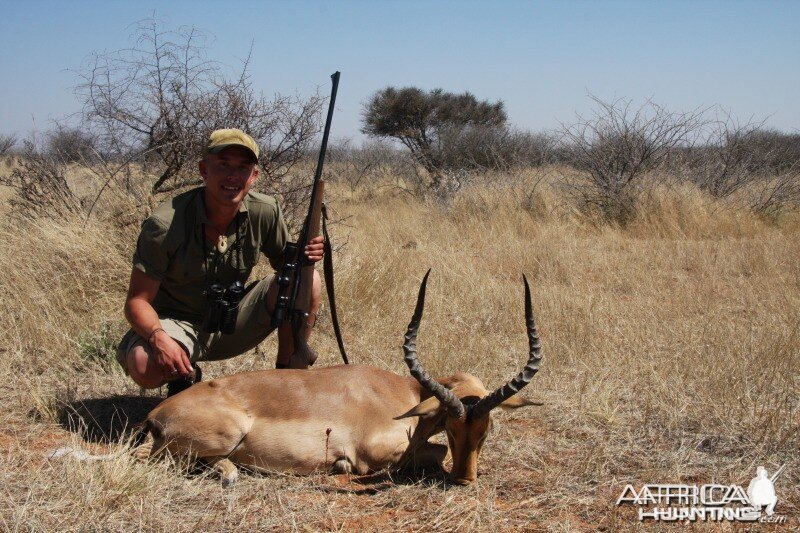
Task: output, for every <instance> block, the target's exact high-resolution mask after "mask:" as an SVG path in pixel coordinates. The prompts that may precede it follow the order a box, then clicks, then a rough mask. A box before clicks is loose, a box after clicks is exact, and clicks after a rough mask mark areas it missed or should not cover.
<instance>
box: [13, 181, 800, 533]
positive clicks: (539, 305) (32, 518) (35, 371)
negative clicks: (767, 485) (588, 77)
mask: <svg viewBox="0 0 800 533" xmlns="http://www.w3.org/2000/svg"><path fill="white" fill-rule="evenodd" d="M511 178H514V179H517V178H518V179H519V183H524V182H525V180H526V179H533V180H535V178H536V177H535V176H527V177H526V176H521V177H519V176H517V177H511ZM509 181H511V179H510V180H509ZM331 189H332V193H334V195H335V197H336V201H335V203H334V205H333V206H332V207H334V208H335V210H336V213H335V214H336V215H337V216H339V217H349V218H347V219H346V223H345V224H340V225H339V226H338V227H336V228H335V230H336V235H335V236H334V239H335V240H338V241H339V242H341V241H343V240H347V245H346V246H345V247H344V248H343V249H342V250H341V251H340V253H339V254H338V255H337V256H336V258H335V261H336V267H337V269H338V270H337V284H338V286H337V290H338V298H339V305H340V308H341V312H342V323H343V327H344V335H345V339H346V342H347V344H348V348H349V351H350V352H351V357H352V358H353V359H354V360H355V361H356V362H359V363H366V364H372V365H376V366H379V367H382V368H388V369H391V370H393V371H395V372H404V371H405V368H404V365H403V363H402V358H401V351H400V348H399V346H400V344H401V339H402V334H403V332H404V329H405V324H406V323H407V321H408V319H409V317H410V314H411V311H412V308H413V299H414V297H415V293H416V288H417V286H418V283H419V281H420V279H421V277H422V275H423V274H424V272H425V270H426V269H427V268H428V267H432V268H433V274H432V277H431V281H430V283H429V290H428V294H429V297H428V305H427V307H426V315H425V319H424V321H423V324H422V328H421V331H420V339H419V348H420V358H421V359H422V361H423V362H424V364H425V365H426V367H428V368H429V370H431V371H432V372H434V373H436V374H447V373H451V372H455V371H466V372H470V373H473V374H474V375H476V376H478V377H480V378H481V379H483V380H484V382H485V383H486V384H487V386H489V387H494V386H497V385H500V384H501V383H502V382H503V381H504V380H506V379H508V378H510V377H511V376H512V375H513V374H514V373H516V372H517V371H518V370H519V368H520V367H521V365H522V363H523V362H524V359H525V357H526V344H525V337H524V324H523V318H522V316H523V311H522V283H521V273H522V272H525V273H527V274H528V275H529V277H530V279H531V281H532V286H533V290H534V307H535V310H536V312H537V317H538V322H539V324H540V330H541V335H542V341H543V344H544V349H545V360H544V363H543V370H542V372H540V374H539V375H538V376H537V377H536V378H535V380H534V382H533V383H532V384H531V386H529V388H528V389H527V390H526V392H525V394H527V395H529V396H531V397H534V398H536V399H540V400H543V401H544V402H545V406H544V407H539V408H531V409H529V410H526V411H519V412H516V413H514V414H504V413H497V414H496V415H495V421H496V426H495V430H494V432H493V434H492V435H491V436H490V438H489V440H488V442H487V446H486V447H485V449H484V454H483V456H482V458H481V463H480V474H481V475H480V477H479V479H478V482H477V483H476V484H475V485H474V486H471V487H467V488H454V487H450V486H448V485H446V484H445V483H443V482H442V481H441V480H438V479H428V480H409V479H405V478H398V479H390V478H388V477H386V476H377V477H374V478H370V479H366V480H364V479H362V480H350V479H347V478H346V477H342V476H339V477H331V476H323V475H318V476H310V477H294V476H285V475H279V474H276V475H272V476H256V475H244V476H242V477H240V481H239V483H238V485H237V486H236V487H235V488H234V489H232V490H223V489H222V488H220V487H219V485H218V483H217V482H216V481H215V480H213V479H209V478H208V476H207V475H206V474H203V473H200V474H197V473H192V472H188V471H187V470H186V469H182V468H180V467H179V466H177V465H172V464H169V463H166V462H161V463H157V464H154V465H145V464H137V463H135V462H134V461H133V460H132V459H130V458H128V457H122V458H120V459H118V460H116V461H113V462H110V463H105V464H97V463H77V462H74V461H69V460H67V461H58V462H51V461H47V460H45V459H44V455H43V454H44V453H45V452H46V451H48V450H51V449H53V448H56V447H58V446H64V445H70V444H71V445H78V444H80V445H82V446H84V447H88V448H91V449H105V448H106V444H107V442H108V440H109V435H108V434H107V435H105V436H104V435H102V431H103V430H105V431H106V432H108V431H109V429H111V432H110V440H111V441H113V442H118V441H120V440H124V434H123V433H122V429H123V426H124V423H123V422H124V419H125V417H126V416H127V417H128V419H129V420H136V419H137V417H138V418H140V417H142V416H143V415H144V413H146V412H147V409H149V408H151V407H152V406H153V405H155V403H156V402H157V401H158V400H157V399H156V398H154V397H153V396H152V394H151V395H150V396H149V397H139V396H138V389H137V388H136V387H134V386H132V384H131V383H130V382H129V381H128V380H126V378H125V377H124V376H123V375H122V374H121V372H120V371H119V370H118V369H117V368H116V367H115V366H114V364H112V363H110V362H109V358H110V357H113V354H112V353H111V352H110V350H111V347H112V344H113V341H114V340H116V338H117V337H118V336H119V335H121V333H122V332H123V330H124V327H125V326H124V320H123V318H122V315H121V307H122V301H123V297H124V291H125V288H126V285H127V276H128V273H129V266H128V265H129V259H128V257H129V255H130V252H131V249H132V246H133V241H134V237H135V235H134V233H135V232H134V229H132V228H130V227H129V228H128V229H127V230H125V231H123V232H120V231H118V230H115V229H113V228H112V227H111V226H105V225H103V224H100V223H94V222H93V223H91V224H89V225H88V226H87V227H83V223H82V222H76V223H75V224H62V225H59V226H56V225H52V224H48V223H44V222H39V223H37V224H35V225H23V224H21V223H18V222H13V221H9V220H7V221H6V222H5V223H4V224H3V225H2V226H0V239H2V241H3V242H4V246H3V250H4V252H3V254H2V255H0V276H1V278H0V279H1V280H2V282H1V283H0V312H2V317H3V326H2V328H0V336H1V340H2V343H0V350H2V352H3V353H2V358H0V383H2V385H0V398H2V400H3V404H4V406H5V409H4V410H3V412H2V414H0V417H1V418H0V420H2V422H1V423H2V429H0V431H1V433H0V442H2V444H3V446H2V450H3V452H2V453H0V467H2V471H3V473H4V476H5V479H4V483H3V486H4V487H5V489H4V490H3V491H2V495H1V496H0V528H2V529H5V530H136V529H144V530H170V531H174V532H176V531H189V530H208V531H217V530H233V529H246V530H255V529H261V530H270V529H309V530H328V529H345V530H384V529H404V530H473V529H477V530H495V529H498V528H503V529H535V530H554V531H585V530H595V529H598V528H604V529H605V530H606V531H616V530H621V529H622V530H627V529H636V528H638V527H641V526H640V525H639V524H638V522H637V521H636V519H635V517H634V512H633V510H632V509H631V508H617V507H615V505H614V502H615V500H616V498H617V497H618V495H619V492H620V491H621V489H622V488H623V487H624V485H625V484H626V483H629V482H630V483H645V482H651V483H656V482H663V483H667V482H688V483H695V482H698V483H701V482H711V481H716V482H727V483H737V484H744V485H745V486H746V484H747V482H748V481H749V479H750V477H752V475H753V473H754V472H755V466H756V465H760V464H763V465H765V466H767V467H768V469H770V470H772V469H773V468H775V466H776V465H779V464H782V463H784V462H786V463H788V466H787V469H786V472H785V473H784V475H783V477H782V478H781V479H780V481H779V482H778V483H777V490H778V494H779V497H780V501H779V504H778V511H779V512H780V513H782V514H786V515H788V516H789V517H790V523H791V524H793V525H794V527H797V523H798V522H797V520H798V518H799V517H800V490H799V489H798V484H800V475H799V474H798V473H799V472H800V461H798V457H797V450H798V448H800V429H799V428H800V399H799V398H798V391H799V390H800V383H798V375H800V374H799V371H800V349H799V348H800V339H798V323H799V321H800V318H798V317H800V290H799V289H800V269H798V268H797V263H798V260H800V232H798V229H800V223H798V221H796V220H788V221H785V222H784V223H783V225H782V226H774V225H766V224H764V223H762V222H760V221H759V220H758V219H757V218H755V217H753V216H752V215H750V214H748V213H747V212H744V211H740V210H736V209H731V208H725V207H724V206H720V205H717V204H715V203H714V202H712V201H711V200H709V199H707V198H705V197H704V196H702V195H701V194H699V193H698V192H697V191H696V190H694V189H673V190H670V191H666V190H660V191H657V192H655V193H654V194H652V195H651V196H650V197H649V198H648V199H647V204H646V205H644V206H643V208H642V214H640V215H639V216H638V217H637V218H636V219H635V220H634V221H633V222H632V223H631V224H630V225H629V226H628V227H626V228H625V229H620V228H614V227H609V226H606V225H600V224H594V223H592V222H591V221H589V220H586V219H584V218H582V217H579V216H578V215H576V214H575V213H573V212H572V211H571V210H570V209H569V208H568V207H567V206H566V205H565V204H564V203H563V201H562V199H561V198H560V197H559V195H558V194H557V193H556V192H554V191H552V190H551V189H549V188H547V187H543V186H542V187H539V188H538V189H536V193H535V194H534V195H532V196H530V195H527V194H524V193H523V192H520V191H524V190H526V189H525V188H524V187H488V186H486V185H480V184H476V185H475V186H473V187H470V188H468V189H467V190H464V191H462V193H461V194H460V195H459V196H458V197H457V199H456V201H455V202H454V204H453V205H452V206H450V207H449V208H447V209H441V208H438V207H436V206H430V205H424V204H419V203H416V202H414V201H412V200H411V199H409V198H408V196H407V195H404V194H402V193H397V192H394V191H395V190H394V189H392V188H390V187H388V188H385V189H375V188H372V189H370V190H368V191H364V190H356V191H355V192H354V191H350V190H349V189H347V190H346V188H345V187H331ZM527 190H528V191H529V190H530V188H528V189H527ZM323 318H324V316H323ZM315 343H316V346H317V347H318V349H319V351H320V353H321V354H322V355H321V360H320V362H319V363H318V364H323V365H328V364H336V363H337V358H338V355H337V352H336V348H335V341H334V340H333V336H332V333H331V328H330V324H329V321H327V320H324V321H323V322H321V326H320V330H319V331H318V332H317V335H316V336H315ZM274 353H275V340H274V339H269V340H268V341H267V342H266V343H264V345H262V346H261V347H259V349H258V350H257V351H256V353H255V354H249V355H246V356H243V357H240V358H237V359H235V360H232V361H228V362H220V363H208V364H206V365H205V366H204V367H203V368H204V372H206V373H207V374H208V375H209V376H219V375H223V374H228V373H231V372H235V371H241V370H248V369H253V368H265V367H271V365H272V362H273V358H274ZM115 409H116V411H115ZM70 415H71V419H72V420H73V421H79V422H81V423H82V428H81V429H78V430H74V429H70V427H69V424H67V423H66V420H67V419H68V418H70ZM706 527H708V528H709V529H715V528H717V527H719V526H714V525H708V526H706ZM778 527H781V526H778ZM784 527H787V528H788V529H787V531H788V530H789V529H791V527H792V526H791V525H790V526H784ZM700 528H701V529H703V526H700ZM720 529H722V528H720Z"/></svg>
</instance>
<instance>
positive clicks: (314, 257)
mask: <svg viewBox="0 0 800 533" xmlns="http://www.w3.org/2000/svg"><path fill="white" fill-rule="evenodd" d="M323 242H324V241H323V240H322V235H320V236H318V237H314V238H313V239H311V240H310V241H308V244H307V245H306V249H305V252H306V258H307V259H308V260H309V261H311V262H312V263H316V262H317V261H319V260H320V259H322V250H323V246H324V245H323V244H322V243H323Z"/></svg>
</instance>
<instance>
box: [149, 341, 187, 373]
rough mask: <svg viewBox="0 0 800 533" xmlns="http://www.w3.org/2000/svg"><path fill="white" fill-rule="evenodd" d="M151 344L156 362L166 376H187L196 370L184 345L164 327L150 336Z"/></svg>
mask: <svg viewBox="0 0 800 533" xmlns="http://www.w3.org/2000/svg"><path fill="white" fill-rule="evenodd" d="M150 346H151V347H152V348H153V355H155V359H156V363H158V366H159V367H160V368H161V372H162V373H163V374H164V378H165V379H167V380H173V379H175V378H179V377H185V376H188V375H190V374H191V373H192V372H194V368H192V364H191V363H190V362H189V357H187V355H186V351H184V349H183V346H181V345H180V344H178V343H177V342H176V341H175V339H173V338H172V337H170V336H169V335H167V332H166V331H164V330H163V329H159V330H157V331H156V332H155V334H154V335H152V337H151V338H150Z"/></svg>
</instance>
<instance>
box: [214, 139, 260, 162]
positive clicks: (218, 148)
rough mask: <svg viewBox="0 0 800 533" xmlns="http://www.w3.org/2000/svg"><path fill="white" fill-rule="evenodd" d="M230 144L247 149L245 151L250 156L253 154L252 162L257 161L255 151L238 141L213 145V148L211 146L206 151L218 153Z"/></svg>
mask: <svg viewBox="0 0 800 533" xmlns="http://www.w3.org/2000/svg"><path fill="white" fill-rule="evenodd" d="M231 146H238V147H239V148H243V149H244V150H247V153H249V154H250V155H251V156H253V161H254V162H257V161H258V156H256V153H255V152H253V151H252V150H251V149H250V148H248V147H247V146H245V145H243V144H239V143H228V144H220V145H219V146H215V147H214V148H211V149H210V150H208V153H209V154H218V153H220V152H221V151H223V150H224V149H225V148H230V147H231Z"/></svg>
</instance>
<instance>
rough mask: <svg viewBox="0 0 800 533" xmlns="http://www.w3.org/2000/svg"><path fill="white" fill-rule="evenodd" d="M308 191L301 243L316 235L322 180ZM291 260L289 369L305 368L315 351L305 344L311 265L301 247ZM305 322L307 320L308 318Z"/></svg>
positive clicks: (311, 274)
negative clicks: (295, 272) (293, 291)
mask: <svg viewBox="0 0 800 533" xmlns="http://www.w3.org/2000/svg"><path fill="white" fill-rule="evenodd" d="M314 189H315V190H314V192H313V193H312V203H311V208H310V209H309V214H308V216H309V223H308V234H307V235H306V236H305V239H301V241H304V242H303V244H304V245H305V244H308V242H309V241H310V240H311V239H313V238H314V237H318V236H319V234H320V220H321V218H322V199H323V195H324V192H325V182H324V181H323V180H322V179H320V180H319V181H318V182H317V183H316V185H315V186H314ZM295 261H296V263H297V264H298V265H301V266H300V268H299V270H300V273H299V280H298V282H297V284H296V288H297V295H296V296H295V305H294V310H295V313H294V316H293V317H292V337H293V340H294V352H293V353H292V356H291V359H290V360H289V368H308V367H309V366H311V365H313V364H314V362H315V361H316V360H317V353H316V352H315V351H314V350H313V349H312V348H311V347H310V346H309V345H308V342H306V338H307V337H308V335H309V332H310V330H311V328H312V327H313V324H314V322H316V320H317V318H316V316H315V317H314V318H313V319H312V318H311V316H310V315H309V313H310V311H311V293H312V291H313V288H314V264H313V263H309V262H307V261H306V254H305V250H303V249H301V248H298V249H297V257H296V258H295ZM312 320H313V322H311V324H310V325H309V321H312Z"/></svg>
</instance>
